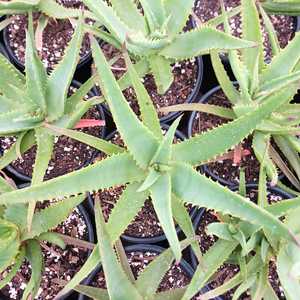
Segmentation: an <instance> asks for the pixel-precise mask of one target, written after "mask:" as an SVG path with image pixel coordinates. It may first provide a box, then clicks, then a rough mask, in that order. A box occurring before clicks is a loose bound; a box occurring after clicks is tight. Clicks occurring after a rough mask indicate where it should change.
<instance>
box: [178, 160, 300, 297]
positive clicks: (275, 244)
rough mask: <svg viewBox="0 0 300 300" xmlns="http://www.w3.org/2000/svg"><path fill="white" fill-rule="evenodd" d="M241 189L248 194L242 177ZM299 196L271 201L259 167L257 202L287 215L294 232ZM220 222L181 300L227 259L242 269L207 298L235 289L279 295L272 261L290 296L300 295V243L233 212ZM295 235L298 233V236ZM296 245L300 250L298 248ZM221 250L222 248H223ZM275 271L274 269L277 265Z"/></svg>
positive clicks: (238, 292) (239, 292)
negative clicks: (272, 278) (294, 243)
mask: <svg viewBox="0 0 300 300" xmlns="http://www.w3.org/2000/svg"><path fill="white" fill-rule="evenodd" d="M239 193H242V194H243V196H246V186H245V185H244V182H243V181H242V180H241V184H240V189H239ZM298 201H299V197H298V198H294V199H290V200H282V201H281V202H278V203H275V204H270V203H268V199H267V186H266V169H265V165H263V166H262V167H261V170H260V182H259V186H258V199H257V205H258V206H260V207H264V208H265V209H266V210H267V211H269V212H271V213H272V214H273V215H274V216H276V217H277V218H279V217H285V223H286V224H287V226H289V228H290V229H291V230H293V231H294V232H295V233H297V232H298V231H299V222H298V220H296V214H297V213H299V208H297V209H296V210H294V207H293V205H294V204H295V203H296V202H298ZM219 219H220V222H218V223H211V224H210V225H208V227H207V232H208V233H209V234H213V235H215V236H217V237H218V238H219V240H218V241H217V242H216V243H215V244H214V245H213V246H212V247H211V248H210V249H209V250H208V251H207V253H206V254H204V256H203V257H202V260H201V264H200V265H199V266H198V268H197V270H196V272H195V274H194V277H193V279H192V281H191V283H190V285H189V287H188V288H187V290H186V291H185V294H184V295H183V297H182V298H180V299H181V300H188V299H190V298H191V297H192V296H193V295H195V294H196V293H198V291H199V290H200V289H201V288H202V287H203V286H204V285H205V284H207V283H208V282H209V281H210V280H211V278H212V275H213V274H214V272H217V270H218V268H219V267H220V266H221V265H223V264H224V263H226V262H230V263H233V264H236V265H239V268H240V270H239V272H238V273H237V274H235V275H234V276H233V277H232V278H231V279H229V280H227V281H226V282H224V283H223V284H222V285H221V286H218V287H217V288H215V289H213V290H210V291H208V292H206V293H204V294H202V295H201V299H202V300H208V299H212V298H215V297H217V296H220V295H223V294H225V293H226V292H228V291H230V290H232V289H233V288H234V289H235V291H234V294H233V297H232V299H239V297H240V296H241V295H242V294H243V293H245V292H247V291H248V292H249V293H250V295H251V299H274V300H275V299H279V296H277V295H276V293H275V291H274V290H273V287H272V286H271V284H270V282H269V278H270V275H269V274H270V273H269V272H270V263H273V264H276V266H277V273H278V276H279V280H280V283H281V285H282V287H283V290H284V294H285V296H286V298H287V299H297V297H298V296H297V295H298V294H297V291H299V288H300V285H299V281H298V279H297V278H299V274H298V273H297V271H296V269H297V266H298V264H299V259H300V258H299V255H298V252H299V251H298V247H297V246H296V247H295V248H294V247H293V246H291V245H290V243H289V242H284V241H283V240H282V239H280V238H277V237H275V236H274V235H272V234H270V232H269V231H268V230H265V229H262V227H261V226H259V225H258V226H253V225H252V224H250V223H249V222H245V221H242V220H240V219H239V218H234V217H232V216H228V215H224V214H219ZM295 238H296V236H295ZM296 249H297V250H296ZM221 251H222V252H221ZM272 272H275V271H274V269H273V270H272Z"/></svg>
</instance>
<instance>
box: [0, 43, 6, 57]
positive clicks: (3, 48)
mask: <svg viewBox="0 0 300 300" xmlns="http://www.w3.org/2000/svg"><path fill="white" fill-rule="evenodd" d="M0 53H1V54H2V55H4V56H5V57H8V56H7V53H6V51H5V47H4V46H3V45H2V44H1V43H0Z"/></svg>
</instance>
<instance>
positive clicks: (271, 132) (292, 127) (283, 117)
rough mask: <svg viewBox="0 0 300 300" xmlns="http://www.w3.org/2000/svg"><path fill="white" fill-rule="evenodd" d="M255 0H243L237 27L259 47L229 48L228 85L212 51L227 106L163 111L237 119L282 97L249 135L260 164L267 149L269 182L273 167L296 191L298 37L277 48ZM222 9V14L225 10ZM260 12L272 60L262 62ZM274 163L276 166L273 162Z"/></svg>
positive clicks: (275, 178)
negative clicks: (287, 179) (230, 74)
mask: <svg viewBox="0 0 300 300" xmlns="http://www.w3.org/2000/svg"><path fill="white" fill-rule="evenodd" d="M257 5H258V4H256V3H255V1H252V0H251V1H248V0H244V1H242V6H241V11H242V26H243V33H242V35H243V38H245V39H247V40H251V41H254V42H256V43H257V44H258V45H259V47H258V48H248V49H244V50H242V51H241V52H240V53H239V52H238V51H235V50H230V51H229V55H228V59H229V63H230V66H231V68H232V71H233V73H234V76H235V78H236V80H237V82H236V83H232V82H231V81H230V79H229V76H228V75H227V71H226V69H225V67H224V65H223V64H222V62H221V60H220V58H219V54H218V53H217V52H215V51H212V52H211V57H212V64H213V67H214V70H215V73H216V76H217V78H218V81H219V83H220V85H221V88H222V90H223V91H224V93H225V95H226V96H227V98H228V100H229V101H230V104H231V105H232V109H226V108H222V107H218V106H211V105H209V104H191V105H179V106H175V107H167V108H165V109H164V110H165V111H172V110H182V109H185V110H194V109H195V110H199V111H203V112H208V113H212V114H215V115H218V116H220V117H223V118H229V119H236V118H239V117H240V116H242V115H244V114H247V113H248V112H249V111H251V110H253V109H255V108H256V107H257V105H258V104H261V103H264V102H265V101H268V100H270V99H276V98H278V97H280V98H281V99H285V101H284V102H283V105H281V106H280V107H279V108H278V109H277V110H274V111H273V113H272V114H271V115H270V116H269V117H268V118H266V119H265V120H263V122H262V123H261V124H259V126H257V127H256V129H255V131H254V133H253V143H252V146H253V149H254V152H255V155H256V157H257V159H258V160H259V161H260V162H262V160H263V158H264V153H265V151H266V148H269V150H268V154H267V159H266V169H267V174H268V176H269V178H270V180H271V182H272V184H273V185H276V184H277V182H278V171H277V168H276V165H277V166H278V167H279V168H280V169H281V170H282V171H283V172H284V173H285V174H286V176H287V177H288V178H289V179H290V181H291V182H292V183H293V184H294V185H295V187H296V188H297V189H299V188H300V185H299V180H298V179H297V178H300V169H299V162H300V160H299V157H298V153H299V147H298V144H299V141H298V138H297V137H296V135H297V134H298V132H299V129H298V124H299V121H300V120H299V117H298V115H297V111H298V104H291V101H292V100H293V97H294V96H295V95H296V94H297V90H298V82H299V79H300V72H299V66H298V63H299V53H298V49H299V42H300V36H299V35H298V34H296V36H295V38H294V39H293V40H292V41H291V42H290V43H289V45H288V46H287V47H286V48H285V49H280V46H279V43H278V40H277V36H276V33H275V31H274V28H273V25H272V23H271V22H270V19H269V17H268V16H267V14H266V13H265V11H264V9H263V8H262V7H261V6H259V8H260V10H259V11H258V9H257ZM224 11H225V10H224V7H223V13H224ZM259 12H260V13H261V16H262V17H263V20H264V25H265V27H266V30H267V33H268V36H269V39H270V42H271V46H272V53H273V57H274V58H273V59H272V61H265V60H264V53H263V42H262V31H261V29H260V18H259ZM224 25H225V29H226V32H227V33H230V27H229V24H228V22H227V20H226V18H225V20H224ZM273 140H274V142H275V144H276V145H277V146H278V148H279V149H280V150H281V152H282V154H283V155H284V157H285V159H286V161H288V162H289V164H290V166H291V167H292V168H293V170H294V172H295V173H296V175H297V177H295V175H294V173H293V172H292V171H291V170H290V169H289V167H288V166H287V165H286V164H285V162H284V161H283V159H282V158H281V156H280V155H279V153H278V152H277V150H275V148H274V147H273V146H274V145H272V144H271V141H273ZM275 164H276V165H275Z"/></svg>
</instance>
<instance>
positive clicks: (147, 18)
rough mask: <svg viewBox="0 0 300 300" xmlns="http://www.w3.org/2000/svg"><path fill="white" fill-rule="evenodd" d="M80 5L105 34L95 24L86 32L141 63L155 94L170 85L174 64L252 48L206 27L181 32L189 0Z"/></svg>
mask: <svg viewBox="0 0 300 300" xmlns="http://www.w3.org/2000/svg"><path fill="white" fill-rule="evenodd" d="M83 2H84V3H85V5H86V6H87V7H88V8H89V9H90V10H91V12H92V13H93V14H94V15H95V17H96V19H97V21H98V22H97V23H98V24H102V25H104V26H105V28H107V30H108V31H109V32H108V33H107V32H105V31H103V30H102V29H101V28H98V24H96V25H93V26H86V29H87V30H88V31H89V32H91V33H92V34H94V35H95V36H98V37H100V38H101V39H103V40H105V41H107V42H108V43H110V44H112V45H113V46H115V47H116V48H118V49H121V47H122V45H123V44H125V46H126V48H127V49H128V51H129V53H130V55H131V57H132V58H135V59H138V60H141V61H145V62H146V63H147V65H148V68H149V71H151V73H152V74H153V75H154V78H155V81H156V85H157V89H158V92H159V93H165V92H166V91H167V90H168V88H169V87H170V85H171V84H172V82H173V74H172V68H171V64H172V63H174V62H175V61H178V60H184V59H189V58H193V57H196V56H199V55H203V54H207V53H208V52H209V50H211V49H216V50H218V49H224V50H228V49H237V48H244V47H251V46H255V45H254V44H253V43H251V42H250V43H249V42H247V41H242V40H238V39H236V38H234V37H231V36H229V35H226V34H225V33H223V32H221V31H216V30H215V29H214V28H213V27H210V26H203V28H200V29H195V30H189V31H187V32H184V27H185V25H186V23H187V21H188V20H189V17H190V15H191V11H192V8H193V5H194V1H193V0H187V1H180V0H177V1H162V0H159V1H144V0H142V1H139V5H140V7H139V6H138V5H137V4H135V3H134V1H131V0H126V1H124V0H112V1H109V2H110V3H111V6H109V5H108V4H107V3H106V1H96V2H95V1H92V0H84V1H83ZM141 8H142V9H143V14H142V12H141ZM213 22H218V21H216V20H214V21H213Z"/></svg>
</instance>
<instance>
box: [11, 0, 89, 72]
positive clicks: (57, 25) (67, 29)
mask: <svg viewBox="0 0 300 300" xmlns="http://www.w3.org/2000/svg"><path fill="white" fill-rule="evenodd" d="M57 2H58V3H59V4H62V5H64V6H66V7H69V8H83V7H84V6H83V4H82V1H78V0H71V1H66V0H57ZM38 17H39V15H38V14H36V15H35V19H36V20H37V19H38ZM27 26H28V22H27V16H25V15H16V17H15V19H14V20H13V21H12V23H11V24H10V25H9V26H8V27H7V30H8V32H7V33H8V40H9V45H10V47H11V49H12V51H13V53H14V55H15V56H16V58H17V59H18V60H19V61H20V62H21V63H22V64H24V63H25V49H26V41H25V40H26V33H25V28H27ZM73 33H74V28H73V26H72V24H71V22H70V21H69V20H54V19H50V21H49V22H48V24H47V26H46V28H45V29H44V31H43V35H42V48H41V49H39V54H40V57H41V59H42V61H43V63H44V65H45V67H46V68H48V69H53V68H54V66H55V65H56V64H57V63H58V62H59V61H60V60H61V58H62V57H63V55H64V52H65V49H66V47H67V46H68V44H69V42H70V40H71V39H72V36H73ZM89 53H90V41H89V38H88V35H85V37H84V40H83V43H82V48H81V51H80V57H81V58H83V57H86V56H87V55H89Z"/></svg>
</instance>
